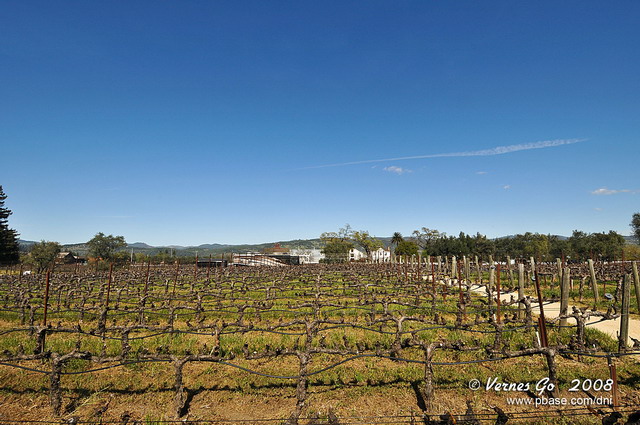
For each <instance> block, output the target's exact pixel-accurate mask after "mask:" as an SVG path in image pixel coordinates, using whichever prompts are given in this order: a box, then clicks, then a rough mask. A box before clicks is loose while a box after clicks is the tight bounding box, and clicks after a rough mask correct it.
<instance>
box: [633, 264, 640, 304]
mask: <svg viewBox="0 0 640 425" xmlns="http://www.w3.org/2000/svg"><path fill="white" fill-rule="evenodd" d="M633 285H634V286H635V289H636V302H637V303H638V310H639V311H640V278H639V277H638V262H637V261H634V262H633Z"/></svg>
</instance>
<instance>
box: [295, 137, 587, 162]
mask: <svg viewBox="0 0 640 425" xmlns="http://www.w3.org/2000/svg"><path fill="white" fill-rule="evenodd" d="M585 140H587V139H556V140H545V141H542V142H532V143H521V144H519V145H509V146H496V147H495V148H490V149H483V150H479V151H466V152H449V153H434V154H430V155H416V156H400V157H396V158H384V159H367V160H364V161H353V162H341V163H339V164H325V165H315V166H312V167H304V168H299V170H309V169H313V168H327V167H343V166H345V165H358V164H371V163H374V162H388V161H404V160H407V159H424V158H445V157H462V156H493V155H503V154H506V153H511V152H518V151H527V150H530V149H543V148H553V147H556V146H562V145H571V144H573V143H579V142H584V141H585Z"/></svg>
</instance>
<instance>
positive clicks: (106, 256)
mask: <svg viewBox="0 0 640 425" xmlns="http://www.w3.org/2000/svg"><path fill="white" fill-rule="evenodd" d="M87 246H88V247H89V255H90V256H92V257H95V258H101V259H103V260H110V259H112V258H113V255H114V253H115V252H116V251H117V250H118V249H120V248H124V247H126V246H127V242H126V241H125V240H124V236H113V235H108V236H107V235H105V234H104V233H102V232H100V233H97V234H96V235H95V236H94V237H93V238H92V239H91V240H90V241H89V242H87Z"/></svg>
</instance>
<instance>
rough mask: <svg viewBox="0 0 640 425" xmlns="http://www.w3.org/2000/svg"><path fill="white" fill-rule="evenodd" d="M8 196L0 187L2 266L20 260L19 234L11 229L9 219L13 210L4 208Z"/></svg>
mask: <svg viewBox="0 0 640 425" xmlns="http://www.w3.org/2000/svg"><path fill="white" fill-rule="evenodd" d="M5 199H7V195H5V194H4V191H3V190H2V185H0V264H13V263H17V262H18V260H20V249H19V246H18V232H16V231H15V230H13V229H10V228H9V223H8V220H7V219H8V218H9V216H10V215H11V210H9V209H7V208H5V207H4V200H5Z"/></svg>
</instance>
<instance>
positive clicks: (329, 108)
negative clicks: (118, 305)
mask: <svg viewBox="0 0 640 425" xmlns="http://www.w3.org/2000/svg"><path fill="white" fill-rule="evenodd" d="M639 18H640V3H639V2H636V1H620V2H592V1H574V2H570V1H569V2H555V1H554V2H551V1H549V2H546V1H541V2H510V1H504V2H477V1H466V2H465V1H460V2H443V1H415V2H411V1H403V2H391V1H387V2H378V1H367V2H345V1H335V2H331V1H328V2H284V1H282V2H264V1H255V2H208V1H207V2H205V1H201V2H196V1H192V2H177V1H175V2H150V1H149V2H142V1H131V2H129V1H127V2H86V1H65V2H50V1H41V2H38V1H30V2H5V3H4V4H3V6H2V14H0V64H1V65H0V81H2V84H0V144H1V150H0V152H1V155H2V160H1V161H0V184H2V185H3V187H4V190H5V192H6V194H7V195H8V199H7V202H6V206H7V207H9V208H11V209H12V210H13V212H14V215H13V216H11V217H10V225H11V226H12V227H13V228H15V229H16V230H18V232H19V233H20V234H21V238H23V239H28V240H40V239H46V240H56V241H60V242H63V243H72V242H81V241H86V240H88V239H89V238H91V237H92V236H93V235H94V234H95V233H97V232H100V231H102V232H105V233H112V234H118V235H123V236H125V238H126V239H127V241H129V242H135V241H144V242H147V243H150V244H155V245H160V244H182V245H197V244H201V243H215V242H218V243H254V242H255V243H257V242H269V241H276V240H287V239H294V238H313V237H317V236H318V235H319V234H320V233H321V232H323V231H334V230H337V229H338V228H339V227H342V226H343V225H344V224H345V223H350V224H351V226H352V227H353V228H355V229H364V230H369V231H370V232H371V233H373V234H375V235H379V236H389V235H391V234H392V233H393V232H394V231H400V232H402V233H403V234H409V233H411V231H412V230H414V229H418V228H420V227H423V226H425V227H429V228H436V229H439V230H441V231H444V232H447V233H449V234H457V233H458V232H460V231H464V232H466V233H475V232H481V233H483V234H486V235H488V236H490V237H494V236H500V235H506V234H513V233H521V232H525V231H533V232H541V233H554V234H564V235H568V234H570V233H571V231H572V230H573V229H582V230H585V231H588V232H599V231H608V230H616V231H618V232H621V233H623V234H629V233H630V231H629V222H630V220H631V216H632V214H633V213H634V212H638V211H640V172H639V167H638V158H639V156H640V155H639V154H640V146H639V143H638V142H639V138H638V135H639V134H640V131H639V130H640V119H639V118H638V117H639V116H640V78H638V76H639V75H640V49H638V45H639V42H640V27H639V26H638V25H637V23H638V21H639ZM558 140H561V141H563V140H564V141H567V140H569V141H575V140H581V141H579V142H576V143H568V144H559V143H556V142H553V143H549V141H558ZM531 143H542V144H541V145H535V146H538V147H539V146H545V145H546V144H548V145H549V147H546V148H539V149H520V148H522V147H523V145H525V147H526V144H531ZM545 143H546V144H545ZM554 144H555V145H554ZM501 146H517V147H516V148H515V149H512V150H513V152H510V153H504V154H499V155H488V154H486V155H472V156H465V155H452V156H447V155H444V156H435V157H426V158H417V159H404V160H384V159H387V158H401V157H415V156H429V155H438V154H451V153H465V152H476V151H483V150H491V149H494V148H496V147H501ZM519 149H520V150H519ZM491 152H494V153H495V152H496V151H491ZM379 159H382V160H384V161H379V162H364V163H359V164H351V165H340V166H332V167H323V166H324V165H334V164H343V163H351V162H361V161H370V160H379Z"/></svg>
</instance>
